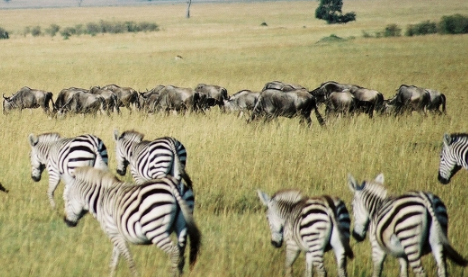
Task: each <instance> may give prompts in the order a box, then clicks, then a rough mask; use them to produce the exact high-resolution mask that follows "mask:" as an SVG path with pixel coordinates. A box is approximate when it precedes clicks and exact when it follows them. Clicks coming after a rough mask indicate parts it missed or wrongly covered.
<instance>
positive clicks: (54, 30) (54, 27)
mask: <svg viewBox="0 0 468 277" xmlns="http://www.w3.org/2000/svg"><path fill="white" fill-rule="evenodd" d="M59 30H60V26H59V25H57V24H51V25H50V26H49V28H47V29H45V33H46V34H48V35H49V36H51V37H54V36H55V35H56V34H57V33H58V31H59Z"/></svg>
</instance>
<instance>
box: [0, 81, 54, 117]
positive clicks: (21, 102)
mask: <svg viewBox="0 0 468 277" xmlns="http://www.w3.org/2000/svg"><path fill="white" fill-rule="evenodd" d="M50 101H52V106H53V105H54V101H53V99H52V92H48V91H44V90H38V89H31V88H29V87H22V88H21V89H20V90H19V91H17V92H16V93H15V94H14V95H12V96H11V97H5V95H3V114H7V113H8V112H9V111H11V110H13V109H19V110H20V111H22V110H23V109H37V108H39V107H41V108H42V109H43V110H44V112H45V113H46V114H49V112H50V110H49V102H50Z"/></svg>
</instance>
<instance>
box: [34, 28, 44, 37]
mask: <svg viewBox="0 0 468 277" xmlns="http://www.w3.org/2000/svg"><path fill="white" fill-rule="evenodd" d="M31 35H32V36H33V37H38V36H40V35H42V31H41V26H35V27H32V28H31Z"/></svg>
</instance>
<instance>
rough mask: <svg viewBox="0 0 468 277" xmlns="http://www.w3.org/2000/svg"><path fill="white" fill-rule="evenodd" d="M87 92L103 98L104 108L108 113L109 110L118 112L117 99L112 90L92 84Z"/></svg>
mask: <svg viewBox="0 0 468 277" xmlns="http://www.w3.org/2000/svg"><path fill="white" fill-rule="evenodd" d="M89 92H90V93H91V94H95V95H99V96H101V97H102V98H104V101H106V109H107V111H109V112H108V113H110V111H113V112H115V113H117V114H119V113H120V108H119V99H118V98H117V95H115V93H114V92H113V91H111V90H107V89H101V88H100V87H98V86H94V87H92V88H91V89H90V90H89Z"/></svg>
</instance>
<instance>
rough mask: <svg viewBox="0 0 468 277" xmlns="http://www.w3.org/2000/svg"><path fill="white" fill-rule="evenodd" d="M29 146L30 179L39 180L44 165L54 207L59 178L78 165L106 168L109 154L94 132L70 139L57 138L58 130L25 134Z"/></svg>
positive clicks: (50, 198) (49, 193) (58, 136)
mask: <svg viewBox="0 0 468 277" xmlns="http://www.w3.org/2000/svg"><path fill="white" fill-rule="evenodd" d="M28 138H29V144H30V145H31V153H30V160H31V167H32V172H31V178H32V179H33V180H34V181H35V182H39V181H40V180H41V175H42V171H43V170H44V169H45V168H47V171H48V173H49V188H48V190H47V195H48V197H49V201H50V204H51V205H52V207H53V208H55V201H54V192H55V189H56V188H57V186H58V184H59V182H60V179H61V178H62V177H63V176H64V175H66V174H71V173H73V171H74V170H75V169H76V168H78V167H81V166H94V167H96V168H100V169H105V170H107V168H108V160H109V157H108V155H107V148H106V146H105V145H104V143H103V142H102V140H101V139H100V138H98V137H96V136H94V135H89V134H87V135H81V136H78V137H74V138H61V137H60V135H59V134H58V133H45V134H41V135H38V136H35V135H34V134H30V135H29V137H28Z"/></svg>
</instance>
